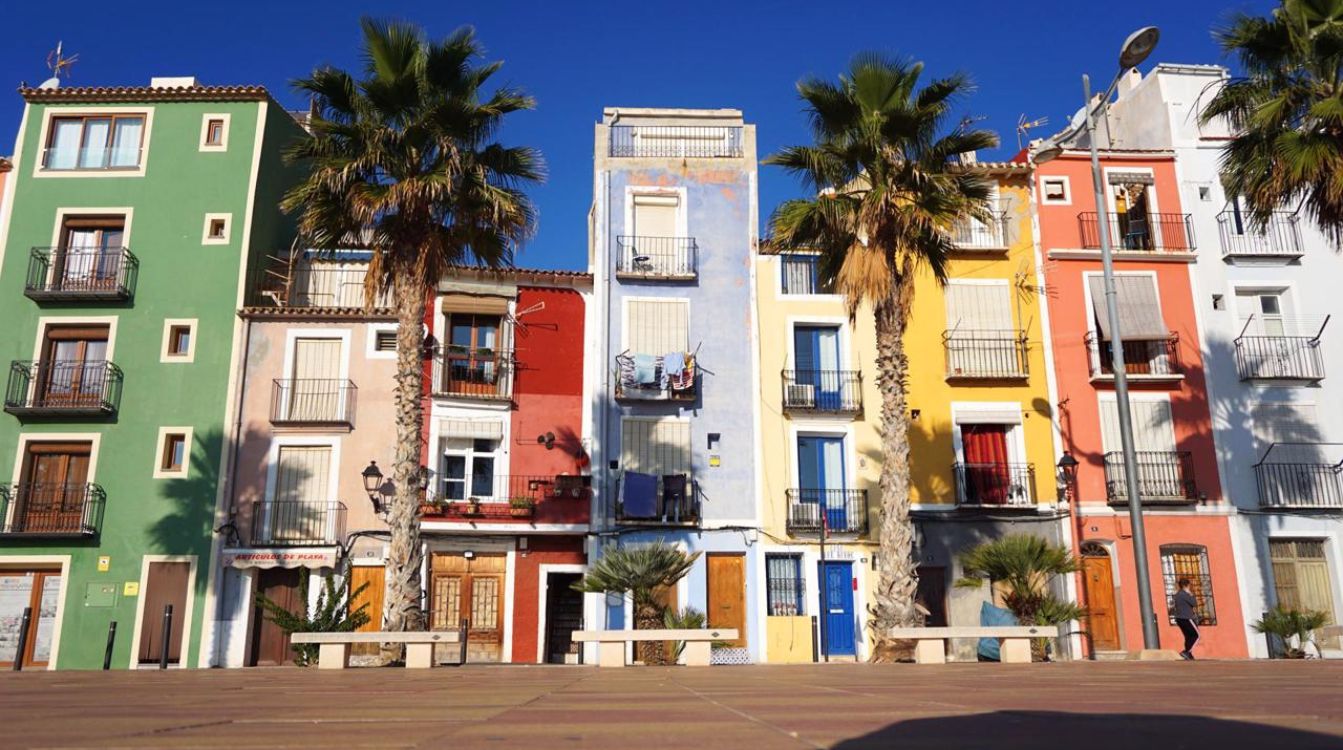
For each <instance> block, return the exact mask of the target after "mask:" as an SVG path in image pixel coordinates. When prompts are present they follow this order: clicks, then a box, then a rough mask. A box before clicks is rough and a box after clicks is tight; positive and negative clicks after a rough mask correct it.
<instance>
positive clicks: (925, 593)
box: [915, 565, 947, 628]
mask: <svg viewBox="0 0 1343 750" xmlns="http://www.w3.org/2000/svg"><path fill="white" fill-rule="evenodd" d="M918 573H919V588H918V593H917V594H915V601H916V602H918V603H919V604H921V605H923V608H924V609H926V610H928V616H927V617H926V618H925V619H924V623H923V624H924V625H926V626H928V627H930V628H943V627H946V625H947V569H946V568H944V567H941V566H932V565H920V566H919V570H918Z"/></svg>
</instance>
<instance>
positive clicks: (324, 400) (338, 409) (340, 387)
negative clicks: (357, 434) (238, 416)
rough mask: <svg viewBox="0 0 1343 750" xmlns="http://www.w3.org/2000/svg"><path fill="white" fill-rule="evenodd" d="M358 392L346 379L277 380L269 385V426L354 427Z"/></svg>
mask: <svg viewBox="0 0 1343 750" xmlns="http://www.w3.org/2000/svg"><path fill="white" fill-rule="evenodd" d="M358 393H359V389H358V388H356V387H355V385H354V383H352V382H350V381H348V380H336V379H330V380H328V379H317V378H300V379H297V380H276V381H274V382H273V384H272V386H271V396H270V421H271V424H290V425H333V424H344V425H353V424H354V406H355V399H356V396H357V395H358Z"/></svg>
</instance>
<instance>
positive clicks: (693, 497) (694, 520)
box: [615, 474, 700, 526]
mask: <svg viewBox="0 0 1343 750" xmlns="http://www.w3.org/2000/svg"><path fill="white" fill-rule="evenodd" d="M620 481H621V485H622V486H621V488H620V496H619V499H618V500H616V502H615V520H616V521H617V522H618V523H621V524H625V525H631V526H698V525H699V522H700V501H699V490H698V488H697V487H696V485H695V478H694V477H693V476H691V475H689V474H664V475H662V476H659V477H658V478H657V483H656V487H655V490H654V494H653V496H652V497H651V498H648V497H642V498H639V497H635V496H633V495H631V494H630V493H629V492H627V490H628V488H627V487H625V486H624V485H625V483H626V482H627V479H626V478H624V477H622V478H621V480H620Z"/></svg>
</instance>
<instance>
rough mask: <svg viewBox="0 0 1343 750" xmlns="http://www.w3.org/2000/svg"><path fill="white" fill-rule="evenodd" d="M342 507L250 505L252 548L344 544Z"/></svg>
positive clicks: (306, 503)
mask: <svg viewBox="0 0 1343 750" xmlns="http://www.w3.org/2000/svg"><path fill="white" fill-rule="evenodd" d="M345 512H346V511H345V504H344V503H337V502H312V501H306V500H262V501H259V502H256V503H253V504H252V545H253V546H256V547H323V546H331V545H337V544H344V543H345Z"/></svg>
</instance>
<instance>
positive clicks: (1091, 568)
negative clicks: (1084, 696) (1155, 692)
mask: <svg viewBox="0 0 1343 750" xmlns="http://www.w3.org/2000/svg"><path fill="white" fill-rule="evenodd" d="M1089 159H1090V157H1089V154H1088V152H1086V151H1082V150H1076V151H1064V152H1063V154H1062V155H1060V156H1058V157H1056V158H1054V159H1052V160H1050V161H1046V162H1043V163H1040V164H1039V165H1038V166H1037V170H1036V176H1035V179H1036V185H1035V189H1036V191H1037V193H1036V198H1037V204H1038V207H1039V216H1040V241H1041V249H1042V252H1043V253H1044V261H1045V262H1044V268H1045V278H1046V286H1047V289H1048V293H1047V295H1046V299H1047V300H1048V311H1049V318H1050V320H1049V335H1050V339H1051V341H1050V347H1051V348H1052V352H1053V362H1054V370H1055V376H1056V386H1057V389H1058V394H1057V404H1056V406H1057V409H1056V414H1057V420H1058V425H1059V428H1060V430H1061V432H1062V438H1063V447H1064V450H1066V451H1068V452H1070V453H1071V454H1072V455H1073V457H1075V458H1076V459H1077V460H1078V462H1079V466H1078V468H1077V474H1076V480H1075V482H1074V483H1073V485H1072V490H1071V492H1072V499H1073V503H1072V512H1073V516H1072V522H1073V524H1074V525H1073V532H1074V533H1073V538H1074V539H1075V540H1076V545H1077V549H1076V551H1077V552H1078V553H1079V555H1080V557H1081V558H1082V559H1081V562H1082V565H1083V572H1082V574H1081V575H1080V576H1079V577H1080V579H1081V580H1080V586H1079V589H1080V591H1079V599H1080V603H1081V604H1083V605H1084V606H1086V607H1088V608H1089V610H1090V612H1091V616H1090V619H1089V621H1088V629H1089V630H1090V632H1091V635H1092V640H1093V642H1094V645H1095V649H1096V650H1097V651H1101V652H1104V651H1133V650H1137V649H1140V648H1142V647H1143V643H1142V626H1141V621H1140V617H1139V612H1138V595H1137V586H1136V583H1135V581H1134V576H1135V573H1134V561H1133V554H1134V550H1133V544H1132V523H1131V520H1130V517H1129V512H1128V506H1127V502H1128V493H1127V488H1126V485H1125V475H1124V469H1123V458H1122V452H1121V444H1120V430H1119V420H1118V416H1117V408H1116V402H1115V392H1114V368H1113V367H1112V366H1111V355H1110V346H1109V341H1110V338H1111V331H1110V324H1109V319H1108V317H1107V315H1106V313H1105V307H1104V306H1105V299H1104V287H1103V282H1102V276H1101V261H1100V239H1101V235H1100V232H1101V223H1100V220H1099V216H1098V214H1097V211H1098V210H1099V211H1105V212H1107V215H1108V217H1109V233H1110V241H1111V246H1112V248H1113V250H1114V259H1115V273H1116V289H1117V292H1118V305H1119V323H1120V326H1119V327H1120V335H1121V337H1122V340H1123V342H1124V344H1123V352H1124V359H1125V367H1124V369H1125V372H1126V373H1127V375H1128V379H1129V383H1130V390H1131V402H1132V424H1133V432H1134V438H1135V443H1136V446H1137V451H1138V474H1139V476H1138V483H1139V485H1140V494H1141V497H1142V500H1143V504H1144V513H1143V517H1144V519H1145V521H1146V531H1147V549H1146V550H1145V551H1144V552H1143V554H1145V555H1146V557H1147V562H1148V567H1149V570H1150V571H1151V594H1152V601H1153V603H1154V608H1155V610H1156V619H1157V621H1158V623H1159V627H1160V635H1161V647H1162V648H1165V649H1175V650H1179V649H1180V648H1182V647H1183V641H1182V640H1181V636H1180V632H1179V630H1178V629H1177V628H1176V626H1175V625H1174V622H1173V621H1172V619H1171V618H1170V616H1169V613H1168V606H1169V604H1168V601H1169V599H1168V597H1169V596H1171V595H1172V594H1173V593H1174V591H1175V590H1176V583H1177V581H1178V580H1179V579H1180V578H1189V579H1190V580H1191V582H1192V583H1193V586H1194V592H1195V595H1196V597H1197V598H1198V601H1199V613H1200V615H1201V618H1202V620H1203V622H1202V641H1201V644H1200V646H1199V648H1198V649H1197V651H1196V653H1197V654H1199V655H1206V656H1214V657H1243V656H1245V655H1246V643H1245V628H1244V624H1243V618H1242V613H1241V604H1240V596H1239V587H1238V584H1237V577H1236V568H1235V560H1234V555H1233V552H1232V543H1231V534H1232V532H1231V528H1230V519H1231V516H1232V515H1233V514H1234V509H1233V507H1232V506H1231V504H1230V503H1228V502H1227V501H1226V499H1225V498H1224V497H1223V493H1222V488H1221V486H1220V483H1219V481H1218V467H1217V456H1216V452H1215V448H1214V445H1213V437H1212V420H1211V417H1210V414H1209V404H1208V397H1207V384H1206V379H1205V375H1204V370H1203V359H1202V354H1201V352H1200V349H1199V335H1198V315H1197V312H1196V304H1198V302H1199V300H1196V298H1195V294H1194V285H1193V283H1192V281H1191V274H1190V270H1191V265H1192V264H1193V263H1194V261H1195V259H1196V253H1197V252H1198V246H1197V239H1198V238H1196V237H1195V236H1194V232H1193V228H1192V222H1191V221H1190V219H1189V216H1188V214H1186V213H1184V212H1183V208H1182V206H1181V195H1180V191H1179V183H1178V181H1177V178H1176V168H1175V167H1176V165H1175V157H1174V155H1173V154H1171V153H1167V152H1141V153H1123V152H1115V151H1107V152H1104V153H1103V155H1102V163H1101V167H1102V173H1103V175H1104V192H1105V195H1104V197H1103V199H1102V201H1101V202H1100V206H1099V208H1098V205H1097V203H1098V202H1097V200H1096V197H1095V191H1094V190H1093V187H1092V185H1093V183H1092V175H1091V164H1090V160H1089Z"/></svg>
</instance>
